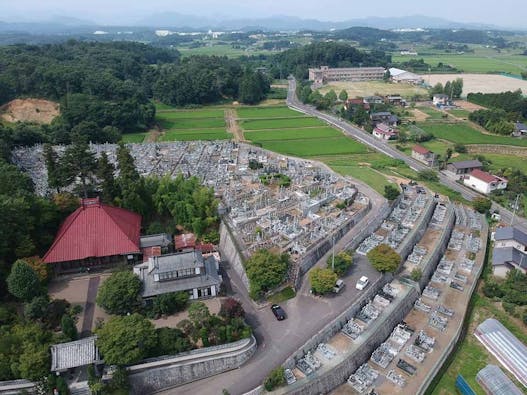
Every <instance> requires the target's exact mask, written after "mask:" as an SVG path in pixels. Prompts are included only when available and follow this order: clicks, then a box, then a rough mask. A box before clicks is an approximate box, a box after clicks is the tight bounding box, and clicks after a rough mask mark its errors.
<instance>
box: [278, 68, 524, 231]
mask: <svg viewBox="0 0 527 395" xmlns="http://www.w3.org/2000/svg"><path fill="white" fill-rule="evenodd" d="M287 105H288V106H289V107H290V108H292V109H293V110H296V111H299V112H302V113H304V114H307V115H311V116H313V117H317V118H319V119H321V120H323V121H325V122H326V123H328V124H329V125H331V126H334V127H336V128H338V129H340V130H342V131H343V132H344V134H346V135H348V136H350V137H352V138H353V139H355V140H358V141H359V142H361V143H363V144H365V145H367V146H368V147H370V148H373V149H374V150H376V151H379V152H381V153H383V154H385V155H387V156H389V157H391V158H394V159H401V160H403V161H404V162H405V163H406V164H407V165H408V166H410V168H411V169H413V170H415V171H421V170H429V169H430V168H429V167H428V166H426V165H425V164H424V163H421V162H419V161H417V160H415V159H413V158H412V157H409V156H407V155H405V154H404V153H402V152H401V151H399V150H397V149H395V148H394V147H392V146H391V145H390V144H388V143H387V142H385V141H382V140H378V139H377V138H375V137H373V135H371V134H369V133H367V132H365V131H363V130H361V129H359V128H357V127H356V126H353V125H351V124H350V123H348V122H346V121H344V120H342V119H341V118H339V117H337V116H334V115H329V114H326V113H323V112H321V111H318V110H317V109H316V108H314V107H313V106H310V105H307V104H304V103H302V102H300V101H299V100H298V98H297V96H296V80H295V79H294V78H290V79H289V88H288V92H287ZM438 176H439V181H440V182H441V184H443V185H445V186H447V187H448V188H450V189H452V190H454V191H456V192H459V193H460V194H461V196H463V197H464V198H465V199H467V200H474V199H475V198H476V197H480V196H483V195H480V194H479V193H478V192H475V191H473V190H472V189H470V188H467V187H465V186H464V185H461V184H459V183H457V182H456V181H455V180H452V179H451V178H449V177H448V176H446V175H445V174H443V173H441V172H439V173H438ZM492 209H493V210H495V211H498V212H499V213H500V215H501V219H502V221H503V222H507V223H509V224H510V223H511V222H512V220H513V219H514V224H520V225H523V226H527V220H526V219H524V218H521V217H518V216H515V217H514V215H513V213H512V212H511V211H509V210H508V209H506V208H505V207H502V206H500V205H499V204H497V203H494V202H493V203H492Z"/></svg>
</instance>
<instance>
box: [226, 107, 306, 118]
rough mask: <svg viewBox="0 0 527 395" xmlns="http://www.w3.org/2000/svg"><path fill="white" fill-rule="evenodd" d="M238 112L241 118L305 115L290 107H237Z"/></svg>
mask: <svg viewBox="0 0 527 395" xmlns="http://www.w3.org/2000/svg"><path fill="white" fill-rule="evenodd" d="M236 112H237V113H238V117H239V118H241V119H250V118H285V117H305V115H304V114H302V113H301V112H298V111H293V110H291V109H289V108H288V107H271V106H270V107H242V108H238V109H236Z"/></svg>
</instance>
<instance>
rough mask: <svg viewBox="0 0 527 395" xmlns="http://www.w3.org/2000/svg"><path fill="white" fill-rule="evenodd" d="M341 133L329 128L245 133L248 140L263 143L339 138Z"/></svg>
mask: <svg viewBox="0 0 527 395" xmlns="http://www.w3.org/2000/svg"><path fill="white" fill-rule="evenodd" d="M339 136H342V133H341V132H339V131H338V130H336V129H333V128H330V127H320V128H303V129H269V130H258V131H250V132H245V138H247V139H248V140H251V141H254V142H258V143H263V142H265V141H272V140H304V139H318V138H322V137H339Z"/></svg>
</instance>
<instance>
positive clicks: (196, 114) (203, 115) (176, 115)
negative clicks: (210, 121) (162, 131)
mask: <svg viewBox="0 0 527 395" xmlns="http://www.w3.org/2000/svg"><path fill="white" fill-rule="evenodd" d="M159 111H160V112H161V113H160V114H158V115H159V116H160V117H163V118H166V119H207V118H223V115H224V110H223V108H208V107H207V108H201V109H198V110H192V111H187V110H185V111H182V110H174V109H170V108H168V109H165V110H159Z"/></svg>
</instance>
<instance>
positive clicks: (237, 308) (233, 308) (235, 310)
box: [219, 298, 245, 320]
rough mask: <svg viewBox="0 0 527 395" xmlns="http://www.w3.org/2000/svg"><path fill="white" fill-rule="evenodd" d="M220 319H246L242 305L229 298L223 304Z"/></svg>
mask: <svg viewBox="0 0 527 395" xmlns="http://www.w3.org/2000/svg"><path fill="white" fill-rule="evenodd" d="M219 314H220V317H223V318H226V319H229V320H230V319H232V318H243V317H245V311H244V310H243V307H242V304H241V303H240V302H239V301H238V300H236V299H234V298H227V299H224V300H223V301H222V302H221V308H220V313H219Z"/></svg>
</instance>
